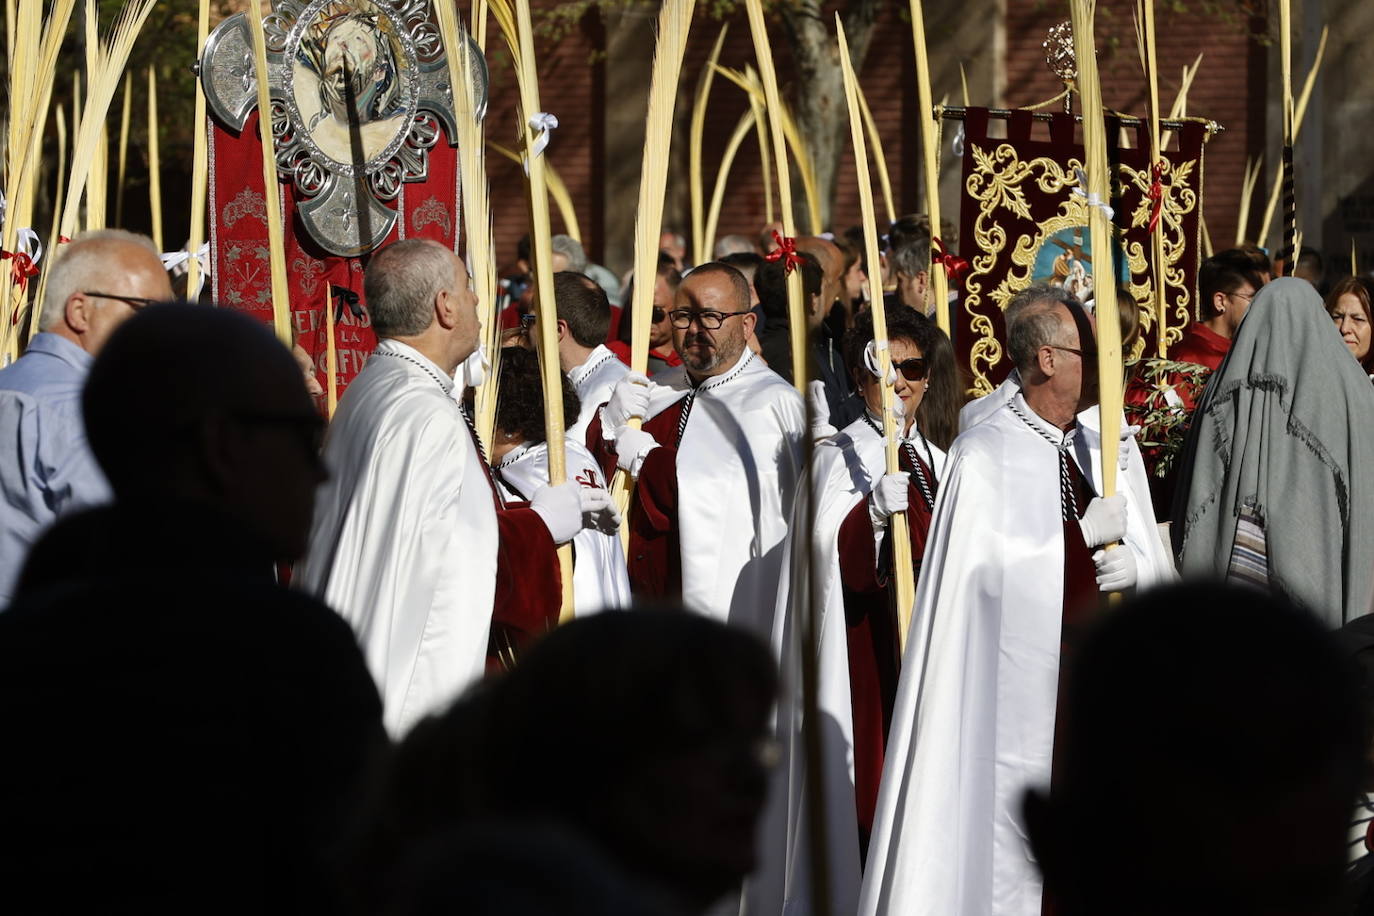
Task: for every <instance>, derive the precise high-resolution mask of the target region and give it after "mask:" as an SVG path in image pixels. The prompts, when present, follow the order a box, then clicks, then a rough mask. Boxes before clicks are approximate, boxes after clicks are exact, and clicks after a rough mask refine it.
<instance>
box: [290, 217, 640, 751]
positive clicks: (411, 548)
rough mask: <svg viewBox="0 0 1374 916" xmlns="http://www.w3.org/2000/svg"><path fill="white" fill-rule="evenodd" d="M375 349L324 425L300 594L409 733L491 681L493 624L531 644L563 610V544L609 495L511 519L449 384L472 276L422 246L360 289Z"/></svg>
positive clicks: (390, 252)
mask: <svg viewBox="0 0 1374 916" xmlns="http://www.w3.org/2000/svg"><path fill="white" fill-rule="evenodd" d="M364 284H365V286H364V291H365V293H366V298H367V309H368V313H369V315H370V316H371V318H372V325H373V327H374V328H375V329H376V331H377V337H378V339H379V340H380V343H379V344H378V345H377V349H376V350H375V351H373V354H372V356H371V358H369V359H368V361H367V364H366V365H365V366H364V367H363V370H362V372H360V373H359V374H358V377H357V378H356V379H355V380H354V382H353V384H351V385H350V386H349V387H348V391H347V392H345V394H344V397H343V398H342V399H341V400H340V402H339V409H338V411H337V412H336V413H335V415H334V420H333V422H332V424H331V426H330V430H329V437H328V440H327V441H326V443H325V449H324V456H325V461H326V463H327V465H328V467H329V470H330V480H329V482H328V483H327V484H325V486H324V487H322V488H321V492H320V497H319V501H318V503H317V505H316V508H315V519H314V524H313V526H312V529H311V536H310V549H309V552H308V553H307V555H306V558H305V561H304V563H303V564H302V565H301V567H300V568H299V569H298V570H297V577H298V580H299V583H300V585H301V587H302V588H303V589H305V590H306V591H308V592H310V593H312V594H314V595H317V596H318V597H320V598H321V600H323V601H325V602H326V603H327V604H329V605H331V606H333V607H334V608H335V609H337V610H338V611H339V613H340V614H342V615H343V617H344V619H345V620H347V621H348V622H349V623H351V624H352V625H353V629H354V631H355V632H356V633H357V634H358V638H359V641H360V642H361V644H362V646H363V651H364V655H366V657H367V660H368V667H369V668H370V669H371V671H372V675H373V677H374V678H375V679H376V680H377V683H378V686H379V688H380V690H381V693H382V702H383V707H384V709H385V721H386V725H387V728H388V730H389V731H391V732H392V734H399V733H401V732H403V731H405V730H406V728H407V727H408V726H409V725H410V724H412V723H413V722H415V721H416V720H417V719H419V718H421V717H422V716H424V715H426V714H428V713H430V712H433V711H435V710H436V709H438V708H441V707H442V706H443V705H444V704H446V703H447V702H449V701H450V700H451V699H453V697H454V696H455V695H456V694H457V693H458V692H459V691H461V690H462V689H463V688H464V687H466V686H467V685H468V684H470V683H471V682H473V681H474V680H476V679H477V678H478V677H480V676H481V674H482V670H483V666H484V661H485V658H486V654H487V646H488V641H489V636H490V632H491V629H492V623H493V607H495V608H496V610H497V611H498V612H499V613H500V614H501V615H502V616H501V617H500V618H498V619H497V621H496V622H497V623H498V624H501V625H504V626H508V627H510V628H512V629H515V630H518V631H521V632H534V631H537V630H538V629H540V628H541V627H542V626H543V625H544V624H545V623H546V622H547V621H551V620H553V619H554V618H555V617H556V615H557V613H558V607H559V603H560V596H561V590H560V587H559V576H558V564H557V562H556V558H555V553H554V545H555V544H557V543H564V542H567V541H569V540H571V539H572V537H573V536H574V535H575V534H576V533H577V532H578V531H579V530H581V528H582V526H583V524H584V515H585V516H587V519H588V521H594V517H595V516H597V515H598V513H602V514H604V513H606V512H612V511H613V510H612V509H610V508H609V506H610V500H609V495H608V494H607V493H606V492H605V491H604V490H600V489H596V490H593V489H589V488H586V487H583V486H582V485H581V484H579V483H577V482H576V481H568V482H567V483H565V484H562V485H560V486H557V487H545V488H543V489H541V490H538V491H537V492H535V493H532V494H530V497H531V507H530V508H528V509H525V508H520V509H505V508H504V507H503V506H502V505H501V500H500V496H499V494H498V493H497V491H496V487H495V483H494V482H493V480H492V478H491V469H490V468H489V467H488V466H487V463H486V461H485V460H484V459H483V458H482V456H481V447H480V445H479V444H478V442H477V438H476V435H475V434H474V433H473V431H472V427H471V424H470V423H469V421H468V419H467V417H466V415H465V414H464V413H463V412H462V409H461V408H460V407H459V404H458V400H459V399H460V397H461V392H460V391H455V383H454V379H453V373H454V371H455V370H456V369H457V368H458V366H459V365H461V364H462V363H463V361H464V360H465V359H466V358H467V357H468V356H469V355H470V354H471V353H472V352H473V350H475V349H476V347H477V338H478V322H477V311H476V297H475V296H474V295H473V294H472V292H471V291H470V290H469V289H468V277H467V270H466V269H465V268H464V266H463V262H462V261H461V260H460V259H459V258H458V257H457V256H456V255H455V254H454V253H453V252H452V251H449V250H448V249H446V248H444V247H443V246H441V245H438V244H436V243H434V242H430V241H422V240H418V239H413V240H406V241H402V242H396V243H394V244H392V245H390V246H388V247H386V248H383V249H381V250H379V251H378V252H377V253H376V254H375V255H373V257H372V262H371V263H370V264H369V265H368V269H367V274H366V276H365V277H364Z"/></svg>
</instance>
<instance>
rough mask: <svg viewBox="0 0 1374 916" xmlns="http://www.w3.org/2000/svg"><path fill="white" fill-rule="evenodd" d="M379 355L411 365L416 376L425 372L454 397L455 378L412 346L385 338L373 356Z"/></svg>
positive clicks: (391, 338) (379, 342)
mask: <svg viewBox="0 0 1374 916" xmlns="http://www.w3.org/2000/svg"><path fill="white" fill-rule="evenodd" d="M377 354H384V355H386V356H394V357H397V360H396V361H397V362H403V363H409V364H410V366H411V369H410V370H409V371H410V372H412V373H415V374H418V373H419V372H423V373H424V374H425V375H427V376H429V377H430V378H432V379H433V380H434V381H435V383H436V384H438V386H439V387H440V388H442V389H443V390H444V394H446V395H450V396H452V394H453V387H454V384H455V383H454V381H453V376H451V375H449V374H448V373H447V372H445V371H444V370H443V369H440V368H439V366H438V365H437V364H436V363H435V362H434V361H433V360H432V359H430V358H429V357H428V356H425V355H424V354H423V353H421V352H420V351H419V350H417V349H415V348H414V347H412V346H411V345H410V344H408V343H402V342H401V341H399V340H396V339H395V338H394V337H384V338H382V339H381V340H380V341H378V342H377V349H376V350H374V351H373V355H377Z"/></svg>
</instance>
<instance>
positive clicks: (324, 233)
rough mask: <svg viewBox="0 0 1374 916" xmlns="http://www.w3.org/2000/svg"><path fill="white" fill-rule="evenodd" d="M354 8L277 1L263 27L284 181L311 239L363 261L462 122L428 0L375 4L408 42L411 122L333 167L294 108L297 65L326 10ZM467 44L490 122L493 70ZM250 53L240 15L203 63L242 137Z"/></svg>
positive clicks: (318, 1) (372, 0)
mask: <svg viewBox="0 0 1374 916" xmlns="http://www.w3.org/2000/svg"><path fill="white" fill-rule="evenodd" d="M347 2H348V0H276V2H274V4H273V11H272V14H271V15H269V16H268V17H266V19H264V20H263V29H264V32H265V35H266V39H267V71H268V77H267V79H268V94H269V98H270V99H271V102H272V105H271V107H272V111H271V125H272V140H273V146H274V148H275V150H276V159H277V174H278V177H279V178H280V179H281V180H282V181H283V182H287V181H290V182H292V183H293V184H294V185H295V187H296V190H297V191H298V192H299V193H300V195H301V197H302V198H303V201H302V203H301V204H300V206H299V213H300V216H301V222H302V224H303V225H304V227H305V229H306V231H307V232H308V233H309V234H310V237H311V238H312V239H314V240H315V241H316V242H317V243H318V244H319V245H320V246H321V247H322V248H324V249H325V250H326V251H328V252H329V253H331V254H336V255H341V256H344V257H356V256H358V255H362V254H365V253H367V252H369V251H372V250H373V249H375V248H376V247H377V246H378V245H380V244H381V243H382V241H383V240H385V239H386V237H387V235H388V234H390V232H391V230H392V228H393V227H394V226H395V223H396V217H397V214H396V211H394V210H392V209H391V208H390V207H387V206H384V205H383V203H382V202H383V201H391V200H395V199H396V198H397V197H398V196H399V195H400V193H401V187H402V185H403V184H405V183H407V182H416V181H424V180H425V179H426V178H427V177H428V175H429V151H430V150H431V149H433V148H434V145H435V144H436V143H438V142H439V137H440V132H439V129H440V127H441V126H442V127H443V128H444V129H445V130H446V131H447V133H448V136H449V137H450V138H453V137H454V135H455V132H456V131H455V129H456V123H455V120H454V114H453V91H452V87H450V86H449V80H448V64H447V62H446V60H445V57H444V47H443V41H442V40H441V39H440V36H439V32H438V29H437V28H436V27H435V25H434V24H433V22H431V21H430V14H429V11H430V7H429V3H428V0H396V2H391V0H367V6H368V8H369V9H368V12H371V11H372V10H373V9H375V11H376V12H377V14H378V15H380V16H385V17H387V18H388V19H389V20H390V24H391V25H392V27H393V31H394V33H395V35H396V36H397V37H398V39H399V41H400V44H401V48H402V56H403V59H402V60H398V61H397V62H396V64H397V74H396V75H397V78H398V79H399V80H400V83H401V98H402V102H403V108H404V112H405V118H404V124H403V126H402V127H401V128H399V129H398V130H397V131H396V133H395V135H394V136H393V137H392V138H391V140H390V141H389V142H388V143H387V145H386V146H385V147H384V148H383V149H382V150H381V151H380V152H379V153H377V154H375V155H374V156H372V157H371V158H370V159H367V160H366V161H364V162H361V163H360V162H357V161H344V160H339V159H335V158H333V157H332V156H330V155H328V154H327V153H325V152H324V151H323V150H321V149H320V147H319V146H318V145H317V144H316V143H315V141H314V140H313V139H312V138H311V136H310V133H309V130H308V128H307V127H306V124H305V121H304V118H303V116H302V114H301V112H300V109H299V108H298V105H297V102H296V94H295V74H294V70H293V66H292V62H293V61H294V60H295V59H296V54H297V52H298V50H299V48H300V43H301V38H302V36H303V35H304V33H305V30H306V29H307V28H308V27H309V26H310V25H311V23H313V22H314V21H315V19H316V18H317V17H318V15H319V13H320V11H321V10H323V9H324V8H325V7H327V6H331V5H340V4H341V3H345V4H346V3H347ZM359 6H360V7H361V4H359ZM465 37H466V36H465ZM467 41H468V50H469V53H468V61H469V66H470V67H471V69H472V76H473V81H474V83H475V84H476V86H477V87H478V92H477V96H478V105H477V112H476V113H477V117H478V119H479V120H480V119H481V118H483V117H484V116H485V114H486V103H487V64H486V60H485V59H484V58H483V57H482V53H481V51H480V50H478V48H477V46H476V44H475V43H474V42H473V41H472V39H471V38H470V37H468V38H467ZM252 48H253V45H252V39H251V37H250V34H249V31H248V21H247V19H246V18H245V15H244V14H243V13H237V14H235V15H233V16H230V17H229V18H228V19H226V20H224V22H222V23H221V24H220V25H219V27H218V28H216V29H215V31H214V32H212V33H211V34H210V37H209V39H208V40H207V41H206V43H205V53H204V54H203V55H202V57H201V60H200V67H199V70H200V80H201V84H202V85H203V86H204V88H205V100H206V105H207V108H208V110H209V111H210V113H211V116H212V117H214V118H215V119H217V120H218V121H219V122H220V123H221V124H223V125H224V126H226V127H228V128H229V129H232V130H236V131H241V130H243V128H244V125H245V124H246V123H247V121H248V115H249V114H250V113H251V112H252V111H253V109H254V108H255V107H257V75H256V73H255V71H254V67H253V50H252ZM450 142H453V140H452V139H450Z"/></svg>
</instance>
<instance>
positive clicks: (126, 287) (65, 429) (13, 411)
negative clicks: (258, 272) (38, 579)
mask: <svg viewBox="0 0 1374 916" xmlns="http://www.w3.org/2000/svg"><path fill="white" fill-rule="evenodd" d="M171 298H172V286H171V283H170V281H169V280H168V279H167V271H166V270H165V269H163V266H162V260H161V258H160V257H159V256H158V251H157V249H156V248H155V247H154V246H153V243H152V241H151V240H150V239H148V238H147V237H146V236H141V235H135V234H134V233H132V232H124V231H122V230H118V229H106V230H103V231H100V232H90V233H86V234H85V235H80V236H77V237H76V239H75V240H73V241H72V242H70V243H67V244H64V245H63V246H62V247H61V248H59V249H58V253H57V255H56V257H54V258H53V260H52V266H51V267H50V268H49V270H48V276H47V287H46V291H45V293H44V296H43V302H42V305H41V311H40V312H39V315H38V327H39V333H38V334H36V335H34V338H33V340H31V341H29V346H28V349H27V350H26V351H25V352H24V355H23V356H22V357H20V358H19V360H18V361H17V362H16V363H15V364H14V365H12V366H9V367H8V368H5V369H3V370H0V505H3V506H4V507H5V509H4V511H3V512H0V608H3V607H5V606H6V605H8V604H9V602H10V597H11V595H12V590H13V587H14V581H15V578H16V577H17V576H18V575H19V570H20V568H21V567H22V565H23V563H24V558H25V557H26V556H27V555H28V552H29V547H30V546H31V545H32V544H33V543H34V541H36V540H37V539H38V536H39V535H40V534H42V533H43V531H45V530H46V529H47V528H48V526H50V525H51V524H52V523H53V522H54V521H56V520H57V518H58V517H59V516H61V515H64V514H66V513H67V512H70V511H72V510H74V509H80V508H83V507H88V506H95V505H99V504H101V503H105V502H108V501H109V499H110V488H109V484H108V483H107V482H106V480H105V475H104V474H102V473H101V471H100V468H99V467H98V466H97V465H96V462H95V459H94V457H92V455H91V452H90V448H89V447H88V446H87V445H86V430H85V425H84V424H83V423H82V420H81V390H82V387H83V386H84V385H85V383H86V375H87V373H88V372H89V371H90V368H91V361H92V360H93V359H94V358H95V356H96V354H97V353H99V352H100V350H101V348H102V347H104V345H105V341H107V340H109V338H110V335H111V334H113V333H114V331H115V329H116V328H118V327H119V326H120V325H121V324H123V323H124V322H125V321H127V320H129V319H130V318H132V317H133V316H134V313H135V312H137V311H138V310H139V309H142V308H143V307H145V306H147V305H150V304H152V303H154V302H159V301H164V300H168V299H171Z"/></svg>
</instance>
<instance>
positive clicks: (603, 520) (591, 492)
mask: <svg viewBox="0 0 1374 916" xmlns="http://www.w3.org/2000/svg"><path fill="white" fill-rule="evenodd" d="M577 496H578V499H579V500H580V501H581V503H582V527H583V528H586V529H588V530H590V531H600V532H601V533H602V534H615V532H616V529H618V528H619V527H620V510H619V509H617V508H616V507H615V500H614V499H612V498H611V494H610V493H608V492H607V491H606V490H605V488H603V487H584V486H580V485H579V486H578V488H577Z"/></svg>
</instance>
